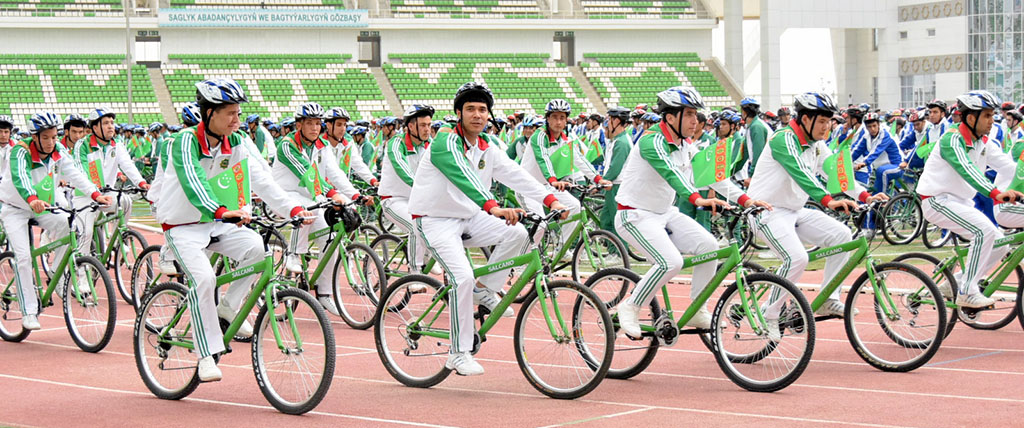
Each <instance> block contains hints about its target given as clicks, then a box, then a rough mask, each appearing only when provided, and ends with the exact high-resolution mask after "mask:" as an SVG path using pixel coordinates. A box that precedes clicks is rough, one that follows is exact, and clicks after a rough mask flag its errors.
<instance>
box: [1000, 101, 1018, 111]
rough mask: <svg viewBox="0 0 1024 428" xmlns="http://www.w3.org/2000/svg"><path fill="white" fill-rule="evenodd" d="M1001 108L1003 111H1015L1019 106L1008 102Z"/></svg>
mask: <svg viewBox="0 0 1024 428" xmlns="http://www.w3.org/2000/svg"><path fill="white" fill-rule="evenodd" d="M999 108H1000V109H1002V110H1014V109H1016V108H1017V105H1016V104H1014V103H1013V101H1007V102H1004V103H1003V105H1001V106H999Z"/></svg>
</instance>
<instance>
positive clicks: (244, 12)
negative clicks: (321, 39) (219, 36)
mask: <svg viewBox="0 0 1024 428" xmlns="http://www.w3.org/2000/svg"><path fill="white" fill-rule="evenodd" d="M368 20H369V13H368V12H367V11H366V10H365V9H360V10H344V9H277V8H275V9H258V8H252V9H215V8H195V9H160V26H161V27H366V26H368V25H369V21H368Z"/></svg>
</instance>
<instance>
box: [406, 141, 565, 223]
mask: <svg viewBox="0 0 1024 428" xmlns="http://www.w3.org/2000/svg"><path fill="white" fill-rule="evenodd" d="M492 138H495V137H494V136H491V135H486V134H480V136H479V137H477V140H476V141H474V142H471V143H469V142H466V140H465V138H464V137H463V133H462V128H461V126H457V127H455V128H452V126H451V125H447V124H446V125H444V126H442V127H441V129H440V130H439V131H438V133H437V135H436V136H434V140H433V141H432V142H431V144H430V148H429V150H428V151H427V152H426V154H425V155H424V156H423V159H422V160H420V165H419V169H418V170H417V171H416V176H415V177H414V179H413V185H412V196H411V197H410V198H409V213H410V214H412V216H413V217H414V218H415V217H424V216H430V217H447V218H462V219H468V218H471V217H473V216H474V215H476V213H477V212H479V211H480V210H481V209H483V210H484V212H490V210H491V208H494V207H496V206H498V203H497V201H495V200H494V195H492V194H491V191H490V188H491V184H492V180H497V181H498V182H500V183H501V184H504V185H506V186H508V187H510V188H512V190H514V191H516V192H519V193H520V194H522V195H524V196H525V197H527V198H530V199H535V200H538V201H543V202H544V204H545V205H548V206H550V205H551V203H553V202H554V201H556V200H558V199H557V198H555V196H554V195H553V194H551V192H550V191H549V190H548V189H545V188H544V186H542V185H541V184H540V183H538V182H537V180H535V179H534V178H533V177H530V175H529V174H527V173H526V171H525V170H523V168H522V167H520V166H519V165H518V164H516V163H515V161H513V160H511V159H509V158H508V156H506V155H505V153H504V152H502V151H501V149H499V148H498V146H497V145H496V144H493V143H492V142H491V139H492Z"/></svg>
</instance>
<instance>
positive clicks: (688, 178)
mask: <svg viewBox="0 0 1024 428" xmlns="http://www.w3.org/2000/svg"><path fill="white" fill-rule="evenodd" d="M670 141H671V140H670V139H669V131H668V129H666V127H665V123H664V122H662V123H659V124H657V125H653V126H651V127H650V129H648V130H647V131H644V133H643V134H641V136H640V139H639V140H638V141H637V143H636V145H635V146H633V148H632V149H631V150H630V152H629V157H627V158H626V165H625V166H623V167H622V172H621V173H620V174H619V177H621V178H622V184H621V185H620V186H619V193H618V194H617V195H616V196H615V201H616V202H617V203H618V204H619V205H621V206H623V207H628V208H635V209H642V210H645V211H650V212H653V213H655V214H662V213H665V212H667V211H668V210H669V209H673V207H674V205H673V200H674V198H673V196H679V197H681V198H685V199H688V200H689V201H690V203H693V202H694V201H695V200H696V199H697V198H699V197H700V193H698V192H697V190H698V189H697V188H696V187H695V186H694V184H693V164H692V163H691V160H692V159H693V156H694V155H696V154H697V153H698V152H699V150H698V149H697V145H696V144H695V143H694V142H693V141H690V140H687V141H680V142H679V143H678V144H676V143H671V142H670ZM616 144H618V143H616ZM709 187H710V188H712V189H715V191H716V192H718V193H719V194H720V195H722V196H723V197H725V198H726V199H728V200H730V201H735V202H739V203H741V204H742V203H743V202H746V200H747V197H746V195H744V194H743V191H742V190H740V189H739V188H738V187H736V185H734V184H732V182H731V181H730V180H724V181H720V182H718V183H715V184H712V185H711V186H709Z"/></svg>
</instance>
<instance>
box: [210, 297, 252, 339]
mask: <svg viewBox="0 0 1024 428" xmlns="http://www.w3.org/2000/svg"><path fill="white" fill-rule="evenodd" d="M236 315H238V312H237V311H235V310H234V309H231V308H230V307H229V306H228V305H226V304H224V301H223V300H222V301H221V304H219V305H217V316H218V317H220V319H222V320H224V321H227V322H228V323H231V322H232V321H234V320H235V316H236ZM235 335H236V336H238V337H246V338H248V337H252V324H250V323H249V320H245V321H242V325H241V326H240V327H238V332H237V333H235Z"/></svg>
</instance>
